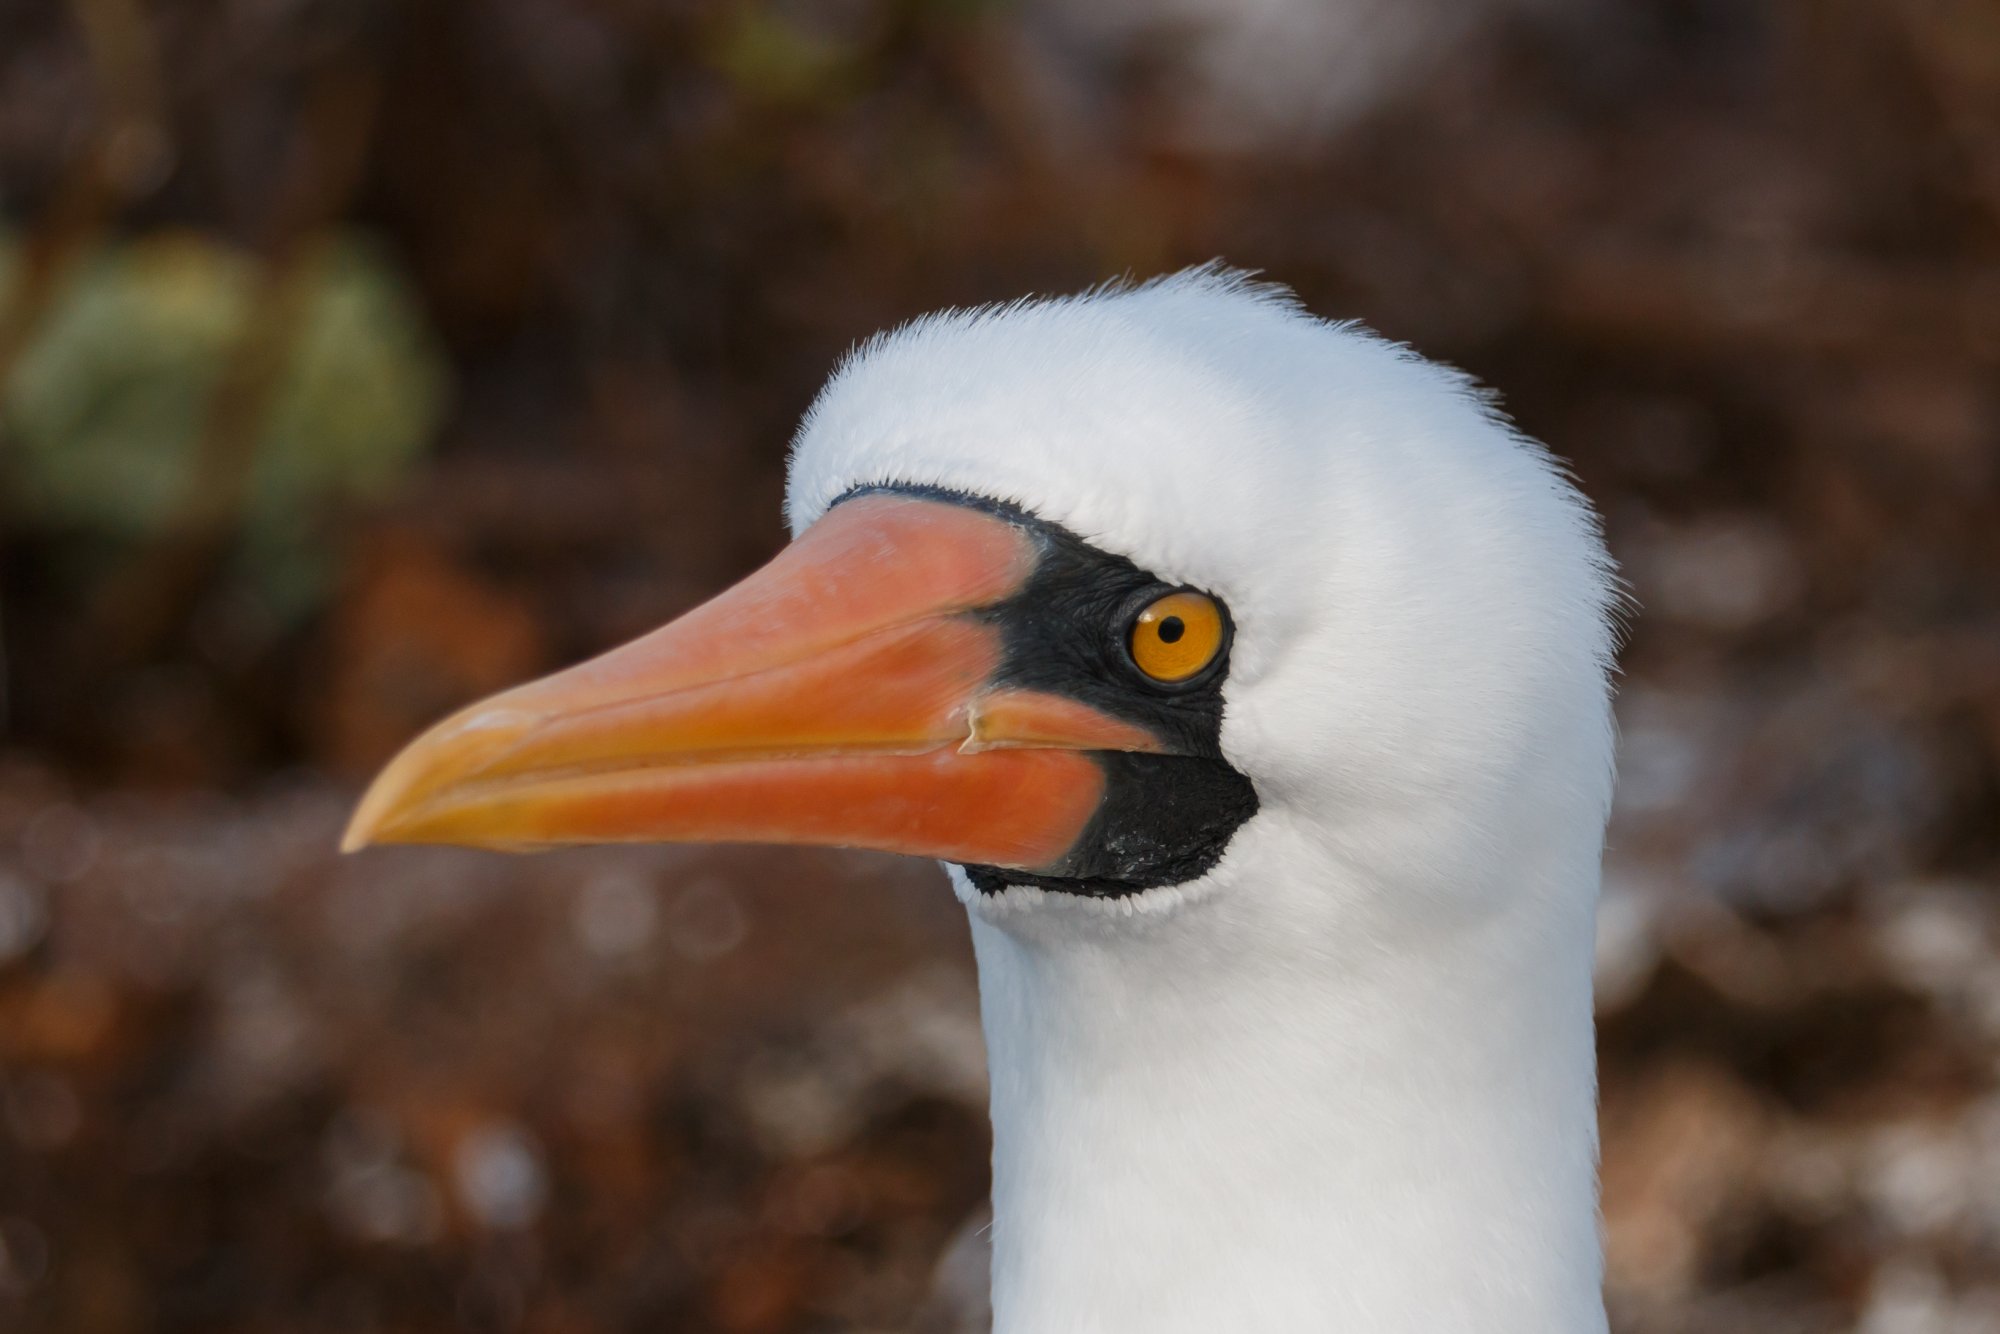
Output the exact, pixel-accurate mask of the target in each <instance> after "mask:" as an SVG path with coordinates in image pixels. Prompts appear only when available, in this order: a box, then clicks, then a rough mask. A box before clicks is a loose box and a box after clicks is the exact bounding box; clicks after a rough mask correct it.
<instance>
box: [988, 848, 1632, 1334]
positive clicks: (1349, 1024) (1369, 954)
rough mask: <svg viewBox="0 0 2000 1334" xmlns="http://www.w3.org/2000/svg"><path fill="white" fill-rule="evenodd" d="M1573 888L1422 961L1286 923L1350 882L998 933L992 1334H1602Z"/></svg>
mask: <svg viewBox="0 0 2000 1334" xmlns="http://www.w3.org/2000/svg"><path fill="white" fill-rule="evenodd" d="M1575 870H1576V874H1577V875H1585V874H1587V875H1588V879H1589V884H1588V885H1587V886H1572V887H1571V888H1573V889H1574V890H1575V891H1576V892H1573V893H1569V892H1565V893H1558V894H1553V895H1551V894H1548V893H1546V892H1544V893H1542V894H1533V893H1524V894H1523V895H1521V896H1520V897H1519V898H1518V899H1516V900H1515V903H1516V904H1517V905H1519V904H1521V903H1524V902H1525V903H1526V904H1528V905H1529V906H1516V907H1510V908H1509V909H1508V910H1507V911H1506V912H1505V913H1489V914H1486V915H1483V916H1482V915H1480V914H1478V913H1476V912H1475V913H1470V914H1467V915H1466V917H1465V919H1464V920H1462V921H1460V922H1458V923H1457V924H1455V925H1454V926H1452V927H1451V928H1449V929H1447V930H1444V931H1442V932H1436V933H1433V932H1432V931H1430V930H1426V931H1424V932H1422V933H1411V934H1413V935H1414V934H1421V937H1422V938H1421V943H1420V944H1419V943H1418V942H1417V941H1415V940H1412V939H1408V938H1405V939H1403V940H1400V941H1395V940H1389V941H1385V939H1384V935H1383V933H1380V932H1368V931H1359V932H1357V933H1356V934H1355V936H1354V937H1351V938H1350V940H1349V942H1348V943H1347V944H1345V945H1343V944H1341V943H1339V936H1338V933H1336V934H1335V936H1333V937H1332V938H1333V939H1334V940H1335V941H1336V943H1335V944H1333V945H1331V946H1329V945H1328V944H1326V940H1325V939H1324V938H1316V937H1317V936H1318V933H1317V932H1316V931H1314V930H1301V929H1300V928H1299V926H1298V924H1297V922H1296V920H1294V919H1292V918H1290V917H1289V916H1288V914H1287V913H1285V912H1274V911H1272V906H1273V905H1274V904H1286V903H1293V904H1296V905H1298V906H1299V907H1300V908H1301V909H1302V910H1305V911H1310V909H1309V908H1307V907H1306V905H1307V904H1308V903H1309V902H1319V903H1326V902H1338V901H1340V898H1341V895H1342V891H1343V888H1344V887H1343V886H1341V885H1339V884H1324V883H1322V884H1318V885H1310V886H1308V885H1301V884H1297V883H1292V884H1287V885H1284V886H1282V887H1252V886H1244V885H1238V886H1235V887H1234V888H1232V889H1231V890H1230V891H1229V892H1228V893H1226V894H1217V895H1210V896H1209V897H1207V898H1206V899H1204V900H1202V901H1200V902H1196V903H1189V904H1184V905H1182V906H1181V907H1179V908H1178V909H1176V910H1174V911H1173V912H1172V913H1170V914H1165V915H1163V919H1162V920H1158V921H1144V920H1139V919H1134V918H1126V919H1122V920H1119V921H1115V922H1113V921H1108V920H1106V919H1103V918H1101V917H1100V918H1099V919H1098V922H1097V923H1096V925H1098V926H1101V927H1102V929H1101V930H1094V929H1091V926H1090V925H1087V924H1082V923H1077V924H1073V926H1074V929H1071V928H1068V927H1065V928H1061V929H1055V930H1045V929H1029V930H1022V929H1020V927H1019V924H1010V923H1008V922H1007V921H1005V920H1004V917H1003V916H1001V915H998V914H987V913H982V912H979V911H975V913H974V921H973V935H974V945H975V949H976V952H977V955H978V960H979V973H980V991H981V1005H982V1011H983V1017H984V1023H985V1027H986V1035H987V1046H988V1059H989V1062H990V1065H991V1074H992V1090H993V1091H992V1111H993V1132H994V1149H993V1176H994V1180H993V1203H994V1215H995V1221H994V1228H993V1245H994V1265H993V1296H994V1334H1041V1332H1043V1331H1049V1330H1062V1331H1065V1334H1138V1332H1139V1331H1145V1332H1146V1334H1182V1332H1183V1331H1186V1332H1189V1334H1192V1331H1197V1330H1200V1331H1214V1330H1218V1329H1227V1330H1232V1331H1240V1332H1242V1334H1264V1332H1265V1331H1269V1332H1271V1334H1277V1332H1278V1331H1285V1332H1287V1334H1291V1332H1293V1331H1298V1330H1304V1329H1316V1330H1348V1329H1352V1330H1367V1331H1370V1334H1399V1332H1401V1331H1413V1332H1414V1331H1437V1330H1444V1329H1450V1330H1465V1331H1480V1332H1481V1334H1529V1331H1533V1334H1582V1332H1585V1331H1602V1330H1603V1329H1604V1327H1605V1317H1604V1311H1603V1305H1602V1299H1601V1296H1600V1291H1599V1288H1600V1281H1601V1272H1602V1260H1601V1247H1600V1243H1599V1237H1598V1229H1597V1212H1596V1206H1597V1195H1596V1147H1597V1140H1596V1115H1595V1068H1594V1055H1593V1045H1592V1030H1591V1011H1590V975H1589V963H1590V942H1591V930H1592V916H1593V908H1592V904H1593V902H1594V897H1595V889H1596V870H1595V865H1594V858H1593V860H1592V864H1591V865H1590V866H1589V869H1588V871H1587V872H1585V871H1584V870H1583V869H1582V867H1581V866H1580V865H1579V866H1577V867H1576V868H1575ZM1542 889H1543V890H1544V891H1546V889H1547V885H1546V883H1544V885H1543V886H1542ZM1266 891H1268V892H1266ZM1349 901H1352V899H1351V897H1350V900H1349ZM1046 925H1047V923H1041V924H1038V926H1046ZM1350 925H1351V924H1350Z"/></svg>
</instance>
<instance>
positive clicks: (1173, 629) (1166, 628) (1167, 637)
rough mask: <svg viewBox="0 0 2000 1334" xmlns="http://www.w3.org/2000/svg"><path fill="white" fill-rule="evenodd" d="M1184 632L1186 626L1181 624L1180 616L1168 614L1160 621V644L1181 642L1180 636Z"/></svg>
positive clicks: (1185, 631)
mask: <svg viewBox="0 0 2000 1334" xmlns="http://www.w3.org/2000/svg"><path fill="white" fill-rule="evenodd" d="M1186 633H1187V626H1186V625H1184V624H1182V622H1181V618H1180V617H1178V616H1169V617H1167V618H1166V619H1165V620H1163V621H1161V622H1160V642H1161V643H1162V644H1178V643H1180V642H1181V636H1182V635H1184V634H1186Z"/></svg>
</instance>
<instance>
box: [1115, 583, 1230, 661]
mask: <svg viewBox="0 0 2000 1334" xmlns="http://www.w3.org/2000/svg"><path fill="white" fill-rule="evenodd" d="M1222 639H1223V622H1222V608H1220V607H1218V606H1216V605H1215V599H1214V598H1211V597H1208V596H1206V595H1204V594H1201V593H1169V594H1167V595H1166V596H1165V597H1163V598H1161V599H1159V600H1158V601H1156V602H1154V603H1153V604H1152V605H1151V606H1150V607H1147V608H1146V609H1145V610H1144V611H1142V612H1140V613H1139V619H1138V620H1136V621H1134V622H1133V623H1132V661H1133V662H1135V663H1137V664H1138V665H1139V670H1140V671H1142V672H1144V673H1145V674H1146V675H1148V676H1150V677H1152V678H1153V679H1154V680H1155V681H1166V682H1175V681H1186V680H1190V679H1192V678H1193V677H1194V676H1196V675H1197V674H1199V673H1200V671H1201V669H1202V668H1204V667H1206V666H1208V664H1210V663H1211V662H1214V661H1215V655H1216V654H1218V653H1220V652H1222Z"/></svg>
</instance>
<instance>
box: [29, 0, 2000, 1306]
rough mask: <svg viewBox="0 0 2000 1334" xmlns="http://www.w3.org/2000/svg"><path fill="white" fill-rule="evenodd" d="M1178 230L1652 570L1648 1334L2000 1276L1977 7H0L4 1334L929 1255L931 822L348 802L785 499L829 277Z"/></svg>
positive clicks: (1153, 251)
mask: <svg viewBox="0 0 2000 1334" xmlns="http://www.w3.org/2000/svg"><path fill="white" fill-rule="evenodd" d="M1212 256H1223V257H1226V258H1227V259H1229V260H1230V261H1231V262H1233V263H1236V264H1240V265H1245V266H1250V267H1255V268H1260V269H1262V270H1264V271H1265V272H1266V273H1267V274H1269V275H1270V276H1271V277H1272V278H1275V279H1278V280H1280V281H1283V282H1287V283H1290V284H1292V285H1294V286H1295V287H1296V288H1297V289H1298V291H1299V292H1300V294H1301V295H1302V296H1303V297H1304V298H1305V299H1306V300H1307V301H1308V302H1309V303H1310V304H1311V306H1312V307H1313V308H1314V309H1315V310H1317V311H1319V312H1321V313H1324V314H1328V315H1334V316H1342V317H1359V318H1361V319H1364V320H1366V321H1367V322H1369V323H1371V324H1373V325H1374V326H1376V327H1377V328H1379V329H1381V330H1382V331H1383V332H1385V333H1387V334H1389V335H1391V336H1393V337H1396V338H1401V339H1407V340H1410V341H1412V342H1414V343H1416V344H1417V345H1418V346H1419V347H1421V348H1422V349H1424V350H1425V351H1426V352H1428V353H1429V354H1431V355H1433V356H1436V357H1440V358H1443V359H1446V360H1449V361H1452V362H1455V363H1457V364H1458V365H1461V366H1463V367H1465V368H1467V369H1469V370H1471V371H1473V372H1474V373H1476V374H1478V375H1479V376H1481V377H1483V378H1484V379H1486V380H1487V381H1489V382H1490V383H1491V384H1493V385H1494V386H1496V387H1497V388H1499V389H1500V390H1501V391H1502V392H1503V393H1504V394H1505V396H1506V402H1507V404H1508V407H1509V409H1510V410H1511V411H1512V413H1513V414H1514V415H1515V416H1516V417H1517V418H1518V420H1519V421H1520V422H1521V424H1522V425H1523V427H1524V428H1525V429H1526V430H1528V431H1529V432H1531V433H1532V434H1534V435H1537V436H1540V437H1542V438H1543V439H1545V440H1547V441H1548V442H1549V443H1550V444H1551V445H1552V446H1553V447H1554V448H1555V449H1556V450H1557V451H1558V452H1559V453H1561V454H1562V455H1564V456H1566V457H1567V458H1568V459H1570V460H1572V461H1573V462H1574V465H1575V468H1576V471H1577V474H1578V475H1579V477H1580V478H1581V480H1582V484H1583V486H1584V488H1585V489H1586V490H1587V491H1588V492H1589V493H1590V495H1591V496H1592V497H1593V498H1594V499H1595V501H1596V502H1597V504H1598V505H1599V506H1600V508H1601V509H1602V510H1603V512H1604V514H1605V517H1606V521H1607V523H1608V526H1609V531H1610V539H1611V543H1612V546H1613V548H1614V550H1615V552H1616V554H1617V556H1618V558H1619V560H1620V561H1621V562H1622V563H1623V566H1624V569H1625V572H1626V574H1627V576H1628V578H1629V579H1630V581H1631V583H1632V585H1633V588H1634V590H1635V592H1636V595H1637V597H1638V599H1639V601H1640V602H1641V603H1642V604H1643V607H1644V612H1643V615H1641V617H1640V618H1639V619H1638V620H1637V621H1636V622H1635V624H1634V626H1633V629H1632V632H1631V636H1630V643H1629V647H1628V649H1627V652H1626V655H1625V675H1624V678H1623V682H1622V687H1621V696H1620V705H1619V711H1620V714H1621V718H1622V724H1623V728H1624V751H1623V762H1622V763H1623V780H1622V786H1621V790H1620V796H1619V804H1618V811H1617V815H1616V819H1615V824H1614V828H1613V832H1612V843H1613V847H1612V852H1611V860H1610V865H1609V873H1608V885H1607V897H1606V902H1605V909H1604V913H1603V930H1602V942H1601V950H1600V959H1599V981H1600V986H1601V993H1602V994H1601V1010H1602V1019H1603V1029H1602V1034H1603V1035H1602V1051H1603V1087H1604V1159H1605V1205H1604V1209H1605V1220H1606V1225H1607V1228H1608V1236H1609V1248H1610V1284H1611V1299H1612V1304H1613V1308H1614V1312H1615V1321H1614V1324H1615V1326H1616V1328H1617V1330H1619V1331H1620V1332H1621V1334H1651V1332H1653V1331H1683V1330H1685V1331H1719V1332H1721V1334H1731V1332H1733V1331H1743V1332H1744V1334H1749V1332H1750V1331H1756V1332H1757V1334H1784V1332H1785V1331H1799V1332H1800V1334H1807V1332H1817V1331H1831V1330H1853V1331H1860V1332H1861V1334H1931V1332H1933V1331H1936V1332H1938V1334H1973V1332H1975V1331H1994V1330H2000V1091H1996V1089H2000V956H1996V946H2000V921H1996V908H1997V907H2000V901H1996V883H2000V530H1997V529H1996V524H2000V3H1996V2H1995V0H1257V3H1254V4H1249V3H1231V2H1230V0H1156V2H1155V3H1150V4H1146V3H1140V2H1139V0H1111V2H1106V3H1090V4H1082V3H1073V4H1065V3H1060V0H1019V2H1018V3H1002V2H1001V0H824V2H822V3H809V2H808V0H708V2H703V3H697V2H696V0H6V2H5V3H4V4H0V552H3V553H4V554H0V561H3V562H4V565H0V663H4V699H5V731H4V737H0V1327H4V1328H6V1329H9V1330H23V1331H32V1332H34V1334H42V1332H49V1334H54V1332H57V1331H60V1332H61V1334H128V1332H129V1334H151V1332H156V1331H157V1332H158V1334H180V1332H183V1331H186V1332H190V1334H192V1332H194V1331H200V1332H201V1334H234V1332H236V1331H246V1332H247V1331H329V1332H332V1331H343V1332H345V1331H357V1332H358V1331H374V1330H382V1331H389V1330H394V1331H411V1332H426V1334H427V1332H429V1331H447V1330H450V1331H467V1332H468V1334H508V1332H510V1331H523V1332H525V1334H596V1332H598V1331H625V1330H671V1331H688V1332H690V1334H700V1332H705V1331H717V1332H726V1334H791V1332H794V1331H797V1332H804V1331H828V1332H831V1331H843V1332H848V1331H851V1332H853V1334H861V1332H862V1331H892V1330H902V1329H907V1328H910V1327H911V1322H912V1321H913V1320H915V1319H917V1318H918V1317H917V1315H916V1314H915V1313H916V1312H918V1310H919V1309H920V1307H921V1306H922V1304H923V1302H924V1299H925V1294H926V1293H928V1292H930V1291H931V1290H932V1288H933V1286H934V1284H935V1283H936V1282H937V1281H938V1280H937V1277H936V1275H937V1274H938V1273H939V1270H940V1265H941V1264H942V1272H943V1275H944V1282H945V1284H946V1287H947V1289H950V1288H951V1287H952V1285H953V1284H954V1283H957V1284H960V1285H962V1284H963V1282H964V1275H965V1273H967V1272H969V1266H968V1262H967V1261H966V1258H965V1257H966V1255H967V1254H969V1252H968V1251H966V1250H965V1246H966V1239H967V1238H968V1237H972V1236H974V1234H975V1230H976V1228H977V1226H978V1220H979V1210H980V1208H981V1207H982V1204H981V1202H982V1199H983V1195H984V1191H985V1186H986V1166H985V1155H986V1152H987V1139H986V1133H987V1132H986V1128H985V1118H984V1111H983V1081H984V1073H983V1069H982V1063H981V1055H980V1048H979V1040H978V1030H977V1019H976V1011H975V1003H974V1000H975V998H974V992H973V988H972V982H971V969H970V962H971V961H970V955H969V951H968V948H967V945H966V941H965V938H964V934H965V933H964V925H963V921H962V919H961V916H960V913H959V911H958V909H957V908H956V906H955V905H954V903H953V902H952V901H951V898H950V896H949V894H948V892H947V891H946V889H945V887H944V885H943V884H942V882H941V880H940V878H939V876H938V875H937V873H936V871H935V869H934V868H931V867H929V866H925V865H918V864H909V863H901V862H897V861H895V860H893V859H888V858H878V857H872V856H862V855H844V854H840V855H836V854H810V853H797V852H768V851H764V852H758V851H750V850H743V849H701V848H696V849H674V850H657V851H655V850H632V851H609V852H586V853H577V854H564V855H561V856H550V857H545V858H538V859H525V860H509V859H504V858H499V857H492V856H486V855H480V854H472V853H464V852H449V851H446V852H425V851H392V852H382V853H375V854H371V855H368V856H365V857H361V858H352V859H347V860H344V861H343V860H341V859H339V858H337V857H336V856H335V854H334V848H333V845H334V839H335V837H336V833H337V830H338V827H339V825H340V823H341V821H342V818H343V816H344V814H345V811H346V808H347V805H348V803H349V802H351V800H352V799H353V797H354V795H355V793H356V791H357V787H358V784H359V783H360V782H361V781H362V780H363V779H364V778H365V776H366V775H367V774H368V773H369V772H370V770H371V767H372V766H373V765H375V764H377V763H378V762H380V761H381V760H382V759H383V758H384V757H385V756H386V755H387V754H388V753H389V752H390V751H391V750H392V749H393V748H394V747H395V746H396V745H397V744H398V743H400V742H401V741H402V740H404V739H406V738H407V737H409V736H410V735H411V734H412V733H413V732H414V731H415V730H416V729H418V728H419V727H421V726H422V725H423V724H425V723H427V722H428V721H430V720H432V719H433V718H435V717H436V716H437V715H439V714H441V713H443V712H444V711H446V710H448V709H450V708H452V707H454V706H456V705H458V704H460V703H463V702H465V701H467V700H469V699H470V698H472V697H474V696H477V695H479V694H481V693H483V692H486V691H489V690H492V689H494V688H497V687H499V686H502V685H505V684H509V683H511V682H513V681H515V680H517V679H519V678H521V677H524V676H526V675H528V674H531V673H535V672H539V671H541V670H544V669H547V668H550V667H553V666H555V665H558V664H561V663H563V662H565V661H568V660H571V659H574V658H576V657H579V656H581V655H583V654H585V653H588V652H590V651H593V650H595V649H598V648H601V647H604V646H606V645H609V644H612V643H614V642H617V641H620V640H622V639H624V638H626V637H628V636H630V635H633V634H635V633H637V632H639V631H641V630H643V629H646V628H649V627H651V626H653V625H654V624H656V623H658V622H660V621H662V620H664V619H666V618H667V617H669V616H671V615H673V614H675V613H677V612H679V611H681V610H683V609H684V608H686V607H688V606H690V605H691V604H693V603H694V602H696V601H697V600H699V599H700V598H702V597H703V596H704V595H706V594H707V593H709V592H711V591H714V590H715V589H717V588H718V587H720V586H721V585H723V584H724V583H726V582H727V581H729V580H730V579H732V578H733V577H734V576H736V575H738V574H740V573H742V572H744V571H745V570H747V569H748V568H750V567H751V566H753V565H755V564H756V563H758V562H759V561H761V560H762V559H763V558H765V557H766V556H767V555H769V554H770V553H771V552H772V551H773V550H774V549H775V548H776V547H777V546H778V544H779V543H780V542H781V540H782V530H781V527H780V522H779V501H780V492H781V485H782V467H783V455H784V450H785V446H786V442H787V439H788V436H789V434H790V431H791V429H792V426H793V424H794V423H795V421H796V419H797V417H798V415H799V413H800V411H801V410H802V409H803V408H804V406H805V405H806V403H807V402H808V401H809V399H810V397H811V395H812V393H813V391H814V389H815V388H816V387H817V385H818V383H819V381H820V380H821V378H822V377H823V376H824V375H825V374H826V372H827V371H828V370H829V368H830V367H831V365H832V363H833V361H834V360H835V358H837V357H838V356H839V354H840V353H841V351H842V350H843V349H844V348H846V347H847V346H849V345H850V344H851V343H853V342H854V341H855V340H856V339H857V338H860V337H862V336H865V335H866V334H868V333H870V332H872V331H874V330H876V329H878V328H881V327H883V326H885V325H887V324H890V323H893V322H895V321H898V320H901V319H903V318H906V317H909V316H912V315H915V314H917V313H919V312H922V311H924V310H926V309H929V308H932V307H936V306H939V305H944V304H963V303H975V302H983V301H990V300H995V299H1000V298H1007V297H1012V296H1016V295H1019V294H1022V293H1024V292H1037V291H1040V292H1048V291H1064V290H1070V289H1074V288H1077V287H1080V286H1083V285H1087V284H1090V283H1094V282H1097V281H1100V280H1102V279H1105V278H1108V277H1113V276H1117V275H1120V274H1132V275H1137V276H1141V277H1143V276H1149V275H1152V274H1156V273H1160V272H1163V271H1166V270H1170V269H1173V268H1176V267H1178V266H1181V265H1183V264H1187V263H1191V262H1197V261H1201V260H1206V259H1208V258H1210V257H1212ZM796 881H807V882H809V884H810V888H809V889H808V890H805V891H801V890H800V888H799V887H798V886H797V885H795V884H793V883H792V882H796ZM970 1268H976V1264H974V1265H971V1266H970Z"/></svg>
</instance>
